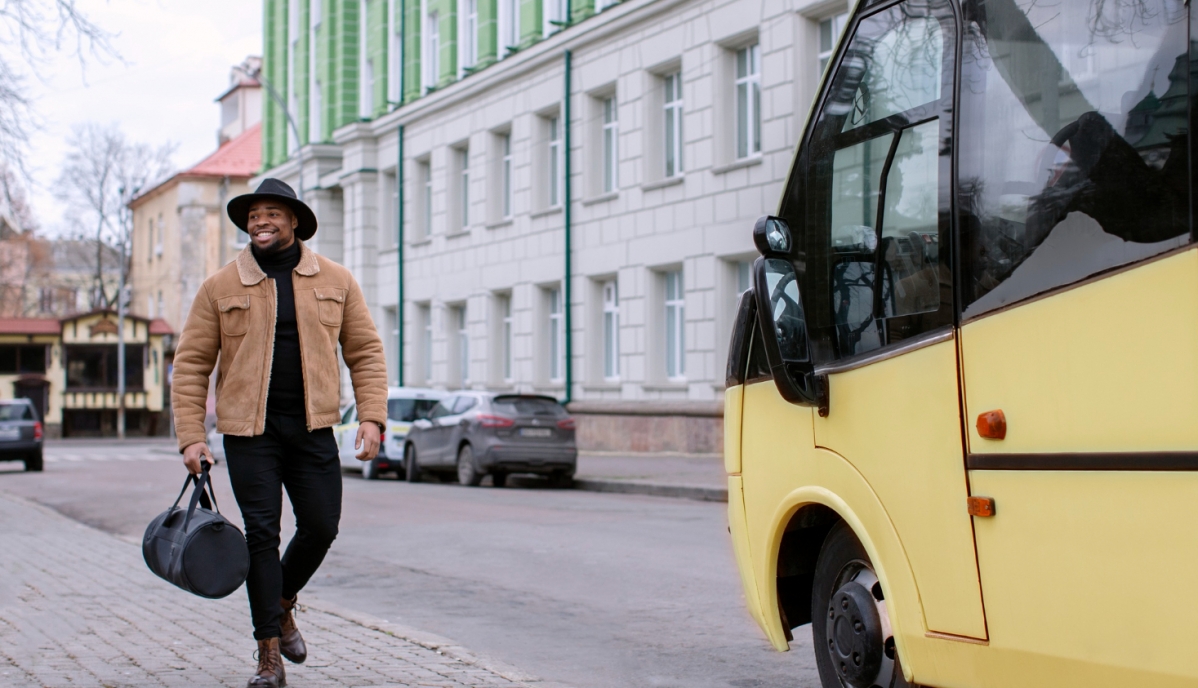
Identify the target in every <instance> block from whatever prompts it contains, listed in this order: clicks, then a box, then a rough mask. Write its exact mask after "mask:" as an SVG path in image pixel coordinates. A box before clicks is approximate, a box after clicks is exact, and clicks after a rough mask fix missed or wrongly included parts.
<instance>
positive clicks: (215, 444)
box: [208, 427, 225, 463]
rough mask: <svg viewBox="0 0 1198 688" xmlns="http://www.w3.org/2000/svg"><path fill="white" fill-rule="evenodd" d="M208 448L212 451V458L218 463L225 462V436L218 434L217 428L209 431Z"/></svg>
mask: <svg viewBox="0 0 1198 688" xmlns="http://www.w3.org/2000/svg"><path fill="white" fill-rule="evenodd" d="M208 448H209V449H211V450H212V458H213V460H214V461H215V462H216V463H220V462H221V461H224V460H225V435H224V433H221V432H217V430H216V428H215V427H214V428H212V429H210V430H209V431H208Z"/></svg>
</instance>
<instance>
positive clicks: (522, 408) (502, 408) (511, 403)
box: [491, 397, 566, 418]
mask: <svg viewBox="0 0 1198 688" xmlns="http://www.w3.org/2000/svg"><path fill="white" fill-rule="evenodd" d="M491 405H492V407H493V408H494V409H495V411H496V413H502V414H506V415H509V416H552V417H554V418H562V417H565V416H566V409H564V408H562V405H561V404H559V403H557V402H556V401H554V400H552V399H543V398H541V397H496V398H495V400H494V401H493V402H491Z"/></svg>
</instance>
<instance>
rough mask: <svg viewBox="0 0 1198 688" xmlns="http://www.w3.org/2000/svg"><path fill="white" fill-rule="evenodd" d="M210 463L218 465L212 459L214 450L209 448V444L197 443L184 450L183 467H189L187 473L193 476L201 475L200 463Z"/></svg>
mask: <svg viewBox="0 0 1198 688" xmlns="http://www.w3.org/2000/svg"><path fill="white" fill-rule="evenodd" d="M201 460H203V461H207V462H208V463H216V460H215V459H213V458H212V450H211V449H209V448H208V443H207V442H196V443H195V444H193V445H190V446H188V447H187V448H186V449H184V450H183V465H184V466H187V472H188V473H191V474H192V475H199V474H200V461H201Z"/></svg>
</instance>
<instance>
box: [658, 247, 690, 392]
mask: <svg viewBox="0 0 1198 688" xmlns="http://www.w3.org/2000/svg"><path fill="white" fill-rule="evenodd" d="M661 279H662V286H661V289H662V291H661V295H662V311H663V318H664V319H663V321H662V344H663V346H664V347H665V351H664V352H663V353H664V356H663V357H662V363H663V371H664V373H665V378H666V380H668V381H670V382H684V381H685V380H686V279H685V273H684V271H683V268H681V267H679V268H674V269H670V270H665V271H663V272H662V273H661ZM671 285H674V286H675V288H676V289H675V291H676V293H675V295H674V296H673V297H671V296H670V287H671ZM671 329H672V330H673V333H674V337H673V341H672V342H671V337H670V334H671ZM671 363H672V364H673V365H671Z"/></svg>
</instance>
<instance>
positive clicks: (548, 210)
mask: <svg viewBox="0 0 1198 688" xmlns="http://www.w3.org/2000/svg"><path fill="white" fill-rule="evenodd" d="M560 212H562V207H561V206H560V205H556V206H553V207H552V208H546V209H544V210H538V211H537V212H535V213H533V214H532V215H530V216H529V217H532V218H538V217H545V216H547V215H557V214H558V213H560Z"/></svg>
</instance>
